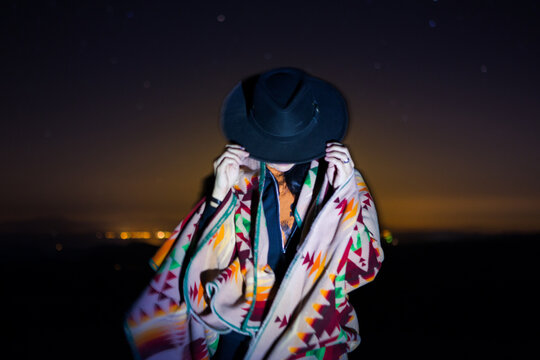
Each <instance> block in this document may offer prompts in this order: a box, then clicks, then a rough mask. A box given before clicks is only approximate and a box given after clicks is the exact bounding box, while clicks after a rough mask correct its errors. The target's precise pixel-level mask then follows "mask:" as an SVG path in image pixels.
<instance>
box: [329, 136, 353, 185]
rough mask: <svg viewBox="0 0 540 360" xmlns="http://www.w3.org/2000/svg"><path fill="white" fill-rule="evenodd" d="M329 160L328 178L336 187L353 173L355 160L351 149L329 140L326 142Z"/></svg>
mask: <svg viewBox="0 0 540 360" xmlns="http://www.w3.org/2000/svg"><path fill="white" fill-rule="evenodd" d="M324 159H325V160H326V161H328V179H329V181H330V184H331V185H332V186H333V187H334V188H338V187H340V186H341V185H343V184H344V183H345V181H346V180H347V179H348V178H349V177H350V176H351V175H352V173H353V171H354V162H353V161H352V158H351V154H350V153H349V149H347V147H346V146H345V145H343V144H341V143H338V142H329V143H328V144H326V156H325V157H324Z"/></svg>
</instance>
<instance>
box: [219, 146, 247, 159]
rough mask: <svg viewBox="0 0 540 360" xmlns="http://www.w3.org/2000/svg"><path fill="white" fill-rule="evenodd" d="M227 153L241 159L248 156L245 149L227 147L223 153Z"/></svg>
mask: <svg viewBox="0 0 540 360" xmlns="http://www.w3.org/2000/svg"><path fill="white" fill-rule="evenodd" d="M227 153H232V154H236V155H238V156H239V157H240V158H242V159H244V158H247V157H248V156H249V153H248V152H247V151H246V150H243V149H239V148H227V150H225V152H224V154H227Z"/></svg>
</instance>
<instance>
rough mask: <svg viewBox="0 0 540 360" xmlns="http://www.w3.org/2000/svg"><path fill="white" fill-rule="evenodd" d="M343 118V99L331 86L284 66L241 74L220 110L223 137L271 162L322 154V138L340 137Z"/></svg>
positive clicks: (296, 160)
mask: <svg viewBox="0 0 540 360" xmlns="http://www.w3.org/2000/svg"><path fill="white" fill-rule="evenodd" d="M348 122H349V120H348V112H347V104H346V102H345V99H344V97H343V96H342V95H341V93H340V92H339V91H338V90H337V89H336V88H335V87H334V86H333V85H331V84H330V83H328V82H326V81H324V80H322V79H319V78H316V77H314V76H311V75H309V74H307V73H306V72H304V71H302V70H300V69H296V68H290V67H284V68H278V69H273V70H270V71H267V72H264V73H261V74H257V75H253V76H251V77H249V78H247V79H244V80H243V81H241V82H240V83H239V84H237V85H236V86H235V87H234V88H233V89H232V91H231V92H230V93H229V94H228V95H227V97H226V98H225V101H224V103H223V107H222V110H221V127H222V130H223V132H224V134H225V136H226V137H227V139H228V140H229V141H231V142H233V143H237V144H240V145H242V146H243V147H244V148H245V149H246V150H247V151H248V152H249V153H250V155H251V157H253V158H255V159H257V160H261V161H265V162H271V163H303V162H308V161H311V160H313V159H317V158H320V157H323V156H324V155H325V152H326V143H327V142H328V141H341V140H342V139H343V137H344V136H345V133H346V131H347V125H348Z"/></svg>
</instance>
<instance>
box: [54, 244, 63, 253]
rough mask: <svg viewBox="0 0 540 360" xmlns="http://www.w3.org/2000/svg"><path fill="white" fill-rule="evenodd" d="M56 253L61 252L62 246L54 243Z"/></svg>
mask: <svg viewBox="0 0 540 360" xmlns="http://www.w3.org/2000/svg"><path fill="white" fill-rule="evenodd" d="M55 247H56V251H62V250H63V249H64V246H63V245H62V244H61V243H56V246H55Z"/></svg>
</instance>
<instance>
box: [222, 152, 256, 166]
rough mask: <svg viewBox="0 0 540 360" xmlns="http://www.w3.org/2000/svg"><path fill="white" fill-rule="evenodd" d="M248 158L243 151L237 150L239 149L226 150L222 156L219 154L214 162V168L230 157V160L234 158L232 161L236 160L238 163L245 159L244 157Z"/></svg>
mask: <svg viewBox="0 0 540 360" xmlns="http://www.w3.org/2000/svg"><path fill="white" fill-rule="evenodd" d="M247 156H248V153H247V152H244V151H243V150H239V149H236V150H232V149H228V150H225V152H224V153H223V154H221V155H220V156H219V157H218V158H217V159H216V160H215V161H214V167H215V166H217V165H219V164H220V163H221V162H222V161H223V159H224V158H226V157H230V158H234V159H237V160H238V163H240V162H241V161H242V159H245V158H246V157H247Z"/></svg>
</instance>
